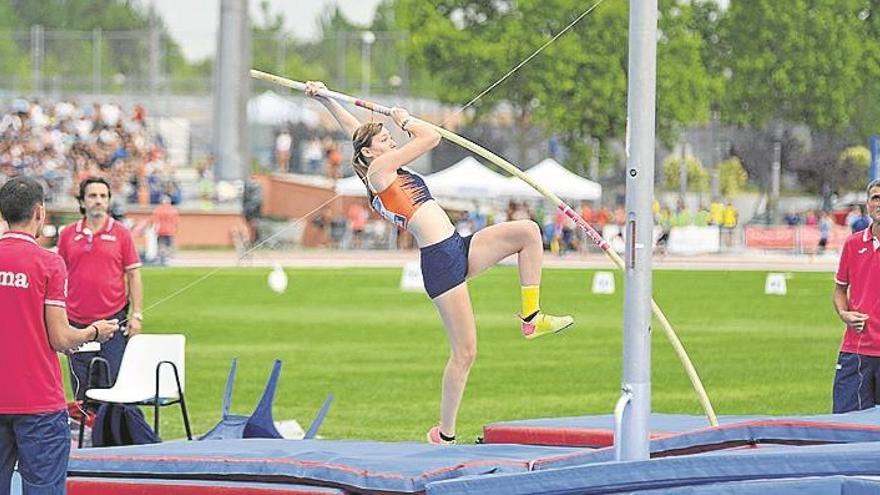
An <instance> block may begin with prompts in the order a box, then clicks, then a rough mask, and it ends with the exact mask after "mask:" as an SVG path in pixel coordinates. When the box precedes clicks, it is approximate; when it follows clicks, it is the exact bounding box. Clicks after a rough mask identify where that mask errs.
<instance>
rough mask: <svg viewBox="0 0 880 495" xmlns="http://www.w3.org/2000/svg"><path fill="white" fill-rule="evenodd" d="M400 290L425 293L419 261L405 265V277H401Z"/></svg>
mask: <svg viewBox="0 0 880 495" xmlns="http://www.w3.org/2000/svg"><path fill="white" fill-rule="evenodd" d="M400 290H402V291H407V292H424V291H425V283H424V281H423V280H422V268H421V266H420V265H419V262H418V261H410V262H409V263H407V264H405V265H403V275H402V276H401V277H400Z"/></svg>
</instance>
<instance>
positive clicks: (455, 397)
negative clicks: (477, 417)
mask: <svg viewBox="0 0 880 495" xmlns="http://www.w3.org/2000/svg"><path fill="white" fill-rule="evenodd" d="M433 302H434V305H435V306H436V307H437V311H438V312H439V313H440V318H441V319H442V320H443V326H444V327H445V328H446V335H447V337H448V339H449V361H447V363H446V369H445V370H444V371H443V395H442V399H441V402H440V428H439V432H441V433H443V435H444V436H446V437H447V438H449V437H455V421H456V418H457V416H458V408H459V406H460V405H461V398H462V396H463V395H464V389H465V385H466V384H467V379H468V374H469V373H470V371H471V366H472V365H473V364H474V360H475V359H476V357H477V324H476V321H475V320H474V311H473V309H472V307H471V298H470V295H469V294H468V287H467V282H465V283H462V284H459V285H457V286H456V287H454V288H452V289H450V290H448V291H446V292H444V293H443V294H441V295H439V296H437V297H435V298H434V299H433ZM429 440H430V438H429ZM433 443H442V442H433Z"/></svg>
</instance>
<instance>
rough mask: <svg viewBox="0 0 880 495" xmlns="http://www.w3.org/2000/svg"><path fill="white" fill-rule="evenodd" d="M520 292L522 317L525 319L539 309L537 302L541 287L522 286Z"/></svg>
mask: <svg viewBox="0 0 880 495" xmlns="http://www.w3.org/2000/svg"><path fill="white" fill-rule="evenodd" d="M520 291H521V294H522V316H523V317H524V318H525V317H527V316H530V315H531V314H532V313H534V312H535V311H538V309H539V308H540V306H539V304H538V300H539V296H540V294H541V286H539V285H524V286H522V288H521V289H520Z"/></svg>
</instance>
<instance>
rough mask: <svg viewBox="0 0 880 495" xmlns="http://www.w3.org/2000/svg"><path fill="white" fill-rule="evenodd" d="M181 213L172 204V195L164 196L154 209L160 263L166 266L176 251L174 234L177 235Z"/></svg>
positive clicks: (154, 225)
mask: <svg viewBox="0 0 880 495" xmlns="http://www.w3.org/2000/svg"><path fill="white" fill-rule="evenodd" d="M179 221H180V213H178V211H177V208H175V207H174V206H173V205H172V204H171V197H170V196H167V195H166V196H162V202H161V203H160V204H159V206H157V207H156V208H155V209H154V210H153V218H152V222H153V227H154V228H155V229H156V237H157V239H156V240H157V242H158V244H159V264H160V265H162V266H165V265H166V264H167V263H168V259H169V258H170V257H171V254H172V253H173V252H174V236H176V235H177V224H178V222H179Z"/></svg>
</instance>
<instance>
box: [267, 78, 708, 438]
mask: <svg viewBox="0 0 880 495" xmlns="http://www.w3.org/2000/svg"><path fill="white" fill-rule="evenodd" d="M251 77H253V78H254V79H259V80H262V81H267V82H270V83H273V84H277V85H279V86H284V87H287V88H291V89H296V90H298V91H305V89H306V85H305V83H303V82H299V81H294V80H292V79H287V78H285V77H281V76H276V75H275V74H270V73H268V72H263V71H259V70H256V69H251ZM318 95H319V96H323V97H325V98H332V99H334V100H337V101H341V102H345V103H349V104H352V105H355V106H358V107H361V108H365V109H367V110H370V111H373V112H376V113H379V114H382V115H390V114H391V108H389V107H386V106H383V105H379V104H377V103H373V102H370V101H366V100H361V99H359V98H354V97H352V96H348V95H346V94H342V93H338V92H336V91H330V90H328V89H325V90H321V91H319V92H318ZM421 122H424V121H421ZM424 123H425V124H427V125H429V126H431V128H433V129H434V130H435V131H437V132H438V133H439V134H440V135H441V136H443V137H444V138H446V139H447V140H448V141H451V142H453V143H455V144H457V145H459V146H461V147H462V148H464V149H466V150H469V151H471V152H473V153H474V154H476V155H479V156H481V157H483V158H485V159H486V160H489V161H490V162H492V163H494V164H495V165H497V166H499V167H500V168H502V169H504V170H506V171H507V172H508V173H510V174H511V175H514V176H516V177H517V178H519V179H520V180H522V181H523V182H525V183H526V184H528V185H529V186H531V187H532V188H533V189H535V190H536V191H538V192H539V193H541V195H542V196H544V197H545V198H547V200H548V201H550V202H551V203H553V204H554V205H555V206H556V207H557V208H558V209H559V210H560V211H562V212H563V213H564V214H565V215H566V216H567V217H568V218H570V219H571V220H572V221H574V222H575V223H576V224H577V225H578V226H579V227H580V228H581V229H582V230H583V231H584V232H585V233H586V234H587V236H589V237H590V239H592V240H593V242H594V243H596V245H597V246H599V248H601V249H602V251H603V252H604V253H605V255H606V256H608V258H610V259H611V261H612V262H613V263H614V264H615V265H616V266H617V268H618V269H620V270H625V264H624V261H623V259H621V258H620V255H618V254H617V253H616V252H614V250H613V249H611V246H610V245H609V244H608V242H606V241H605V239H603V238H602V236H601V235H600V234H599V233H598V232H596V229H594V228H593V227H592V226H591V225H590V224H589V223H587V222H586V221H585V220H584V219H583V218H581V216H580V215H578V214H577V212H576V211H574V210H573V209H572V208H571V207H570V206H568V205H567V204H565V203H564V202H563V201H562V200H561V199H559V197H558V196H556V195H555V194H553V193H552V192H550V191H548V190H547V189H545V188H544V187H543V186H542V185H541V184H538V183H537V182H535V181H534V180H533V179H532V178H531V177H529V176H528V175H526V174H525V173H524V172H523V171H522V170H520V169H519V168H517V167H516V166H515V165H513V164H512V163H510V162H508V161H507V160H505V159H504V158H501V157H500V156H498V155H496V154H495V153H493V152H491V151H489V150H487V149H486V148H483V147H482V146H480V145H478V144H476V143H473V142H471V141H469V140H467V139H465V138H463V137H461V136H459V135H458V134H455V133H454V132H452V131H449V130H447V129H444V128H442V127H439V126H436V125H434V124H432V123H430V122H424ZM651 309H652V311H653V313H654V316H656V317H657V320H658V321H659V322H660V326H661V327H662V328H663V332H664V334H665V335H666V338H667V339H668V340H669V343H670V344H672V348H673V350H675V353H676V354H677V355H678V359H679V360H680V361H681V364H682V366H684V369H685V372H686V373H687V375H688V378H690V381H691V384H692V386H693V388H694V391H695V392H696V394H697V397H698V398H699V401H700V404H701V405H702V406H703V411H704V412H705V414H706V417H707V418H708V420H709V424H710V425H712V426H718V418H717V417H716V415H715V409H714V408H713V407H712V403H711V402H710V401H709V396H708V394H707V393H706V389H705V388H704V387H703V382H702V381H701V380H700V376H699V375H698V374H697V370H696V368H694V365H693V363H692V362H691V360H690V357H688V354H687V351H686V350H685V348H684V345H682V343H681V340H680V339H679V338H678V335H677V334H676V333H675V330H674V329H673V328H672V325H671V324H670V323H669V320H668V319H667V318H666V315H665V314H663V311H662V310H661V309H660V306H658V305H657V303H656V302H655V301H654V300H653V298H652V299H651ZM624 365H626V364H624Z"/></svg>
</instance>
